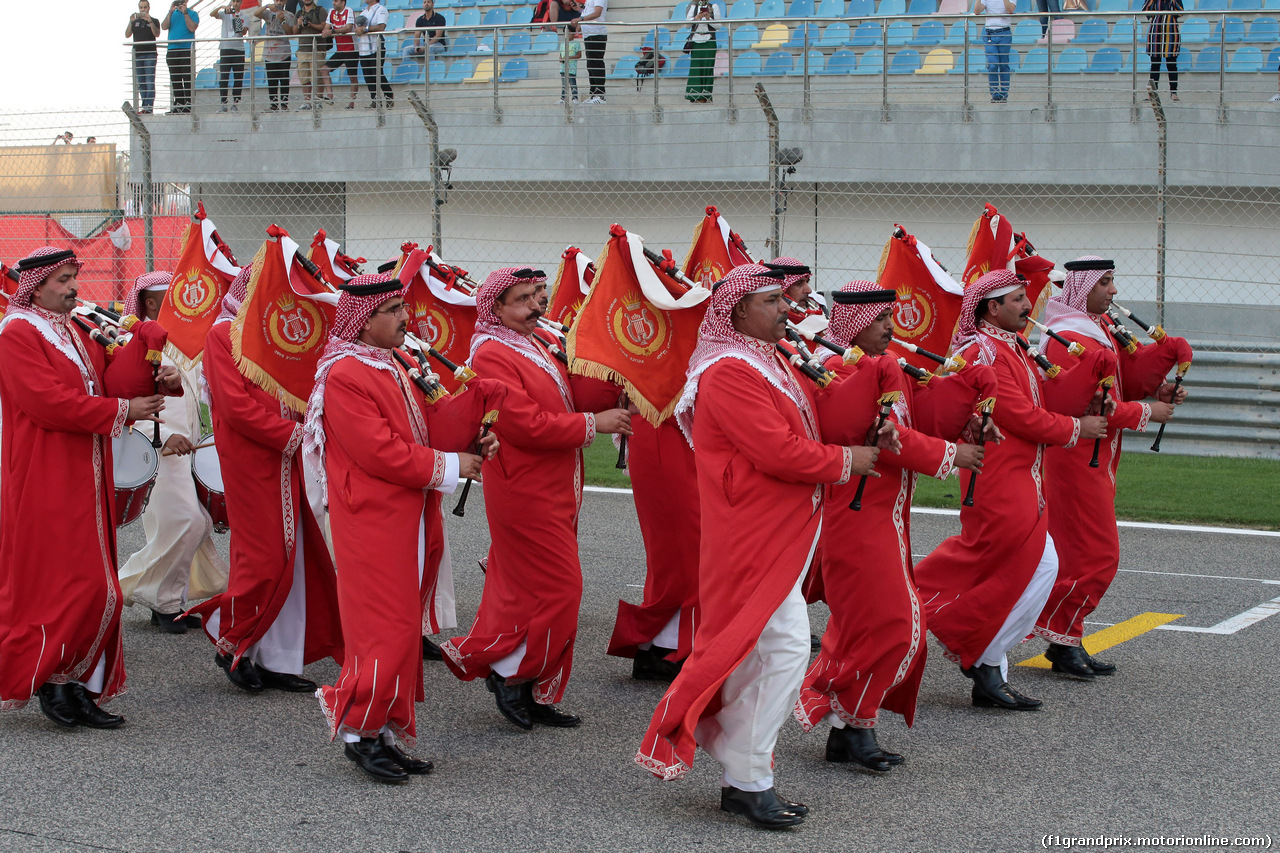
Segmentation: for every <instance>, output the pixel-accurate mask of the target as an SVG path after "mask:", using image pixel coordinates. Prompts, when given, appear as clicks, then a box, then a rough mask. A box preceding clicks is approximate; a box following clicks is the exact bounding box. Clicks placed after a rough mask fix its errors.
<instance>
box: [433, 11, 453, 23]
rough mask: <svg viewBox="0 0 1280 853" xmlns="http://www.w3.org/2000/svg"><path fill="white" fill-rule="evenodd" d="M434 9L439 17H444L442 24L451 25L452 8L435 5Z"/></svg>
mask: <svg viewBox="0 0 1280 853" xmlns="http://www.w3.org/2000/svg"><path fill="white" fill-rule="evenodd" d="M436 11H437V12H439V13H440V17H442V18H444V25H445V26H446V27H452V26H453V10H452V9H443V10H442V9H441V8H440V7H439V6H436Z"/></svg>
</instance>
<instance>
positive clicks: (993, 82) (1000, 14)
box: [973, 0, 1017, 104]
mask: <svg viewBox="0 0 1280 853" xmlns="http://www.w3.org/2000/svg"><path fill="white" fill-rule="evenodd" d="M1016 8H1017V5H1016V4H1015V2H1014V0H974V3H973V14H975V15H985V16H986V21H985V23H984V27H983V30H982V43H983V45H984V46H985V47H986V50H987V85H988V86H990V88H991V103H993V104H1003V103H1004V102H1005V101H1007V100H1008V99H1009V51H1010V50H1011V49H1012V45H1013V31H1012V30H1011V29H1010V28H1009V18H1008V17H1006V16H1008V15H1012V14H1013V11H1014V9H1016Z"/></svg>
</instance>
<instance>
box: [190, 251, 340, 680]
mask: <svg viewBox="0 0 1280 853" xmlns="http://www.w3.org/2000/svg"><path fill="white" fill-rule="evenodd" d="M252 271H253V264H249V265H248V266H246V267H244V268H243V269H242V270H241V271H240V275H238V276H237V277H236V279H235V281H233V282H232V283H231V288H230V290H229V291H228V293H227V295H226V296H225V297H224V298H223V310H222V314H221V315H219V318H218V320H216V321H215V322H214V325H213V328H211V329H210V330H209V336H208V338H207V339H206V341H205V348H204V378H205V382H206V384H207V385H208V387H209V398H210V399H209V415H210V418H211V419H212V420H213V434H214V437H215V439H216V440H217V442H218V459H219V462H220V464H221V466H222V479H223V486H224V488H225V489H226V497H227V520H228V521H229V522H230V527H231V573H230V577H229V579H228V581H227V591H226V592H225V593H223V594H221V595H217V596H214V597H213V598H211V599H209V600H208V601H206V602H204V603H203V604H200V605H199V606H197V607H195V608H192V612H194V613H198V614H200V616H201V617H202V618H203V620H204V629H205V632H206V633H207V634H208V635H209V637H210V639H212V640H213V643H214V645H215V646H216V647H217V653H216V654H215V656H214V660H215V662H216V663H217V664H218V666H219V667H221V668H222V669H223V670H224V671H225V672H226V673H227V677H228V678H229V679H230V680H231V683H232V684H235V685H236V686H237V687H240V688H241V689H243V690H247V691H249V692H251V693H256V692H258V691H261V690H262V689H263V688H264V687H271V688H275V689H277V690H286V691H291V692H299V693H302V692H305V693H313V692H315V689H316V684H315V682H313V681H311V680H309V679H306V678H303V677H302V668H303V666H304V665H306V664H308V663H311V662H312V661H317V660H320V659H322V658H326V657H332V658H334V659H335V660H337V661H338V662H339V663H341V661H342V631H341V628H340V626H339V622H338V601H337V593H336V582H335V580H334V575H333V561H332V560H330V558H329V547H328V545H327V544H326V543H325V540H324V535H323V533H321V531H320V526H319V524H317V522H316V518H315V516H314V515H313V514H312V511H311V505H310V503H309V502H308V500H307V498H306V494H305V492H304V487H303V482H304V480H303V470H302V454H300V453H298V450H299V448H301V446H302V424H301V423H300V422H299V420H298V418H297V416H296V415H295V414H294V413H293V411H292V410H291V409H289V408H288V407H287V406H285V405H284V404H283V403H281V402H280V401H279V400H277V399H276V398H275V397H274V396H272V395H271V394H269V393H267V392H266V391H264V390H262V389H261V388H259V387H258V386H257V385H255V384H254V383H253V382H251V381H250V380H249V379H247V378H246V377H245V376H244V375H243V374H242V373H240V371H239V369H238V368H237V367H236V363H235V359H234V357H233V356H232V354H231V335H230V331H231V320H232V319H233V318H234V317H235V316H236V313H237V312H238V311H239V310H240V305H241V303H243V301H244V299H245V298H246V296H247V295H248V284H249V277H250V276H251V275H252Z"/></svg>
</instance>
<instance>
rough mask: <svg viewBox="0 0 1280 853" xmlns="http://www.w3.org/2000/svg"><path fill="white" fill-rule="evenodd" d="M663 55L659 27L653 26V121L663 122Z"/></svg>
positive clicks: (655, 122)
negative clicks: (660, 94) (660, 85)
mask: <svg viewBox="0 0 1280 853" xmlns="http://www.w3.org/2000/svg"><path fill="white" fill-rule="evenodd" d="M662 62H663V57H662V51H661V50H659V49H658V27H657V26H656V25H655V26H654V28H653V123H654V124H662V105H661V104H659V103H658V80H659V78H661V77H662V68H660V67H659V66H661V65H662Z"/></svg>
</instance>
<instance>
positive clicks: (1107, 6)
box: [1098, 0, 1129, 15]
mask: <svg viewBox="0 0 1280 853" xmlns="http://www.w3.org/2000/svg"><path fill="white" fill-rule="evenodd" d="M1128 11H1129V0H1098V13H1099V14H1102V15H1114V14H1118V13H1120V12H1128Z"/></svg>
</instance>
